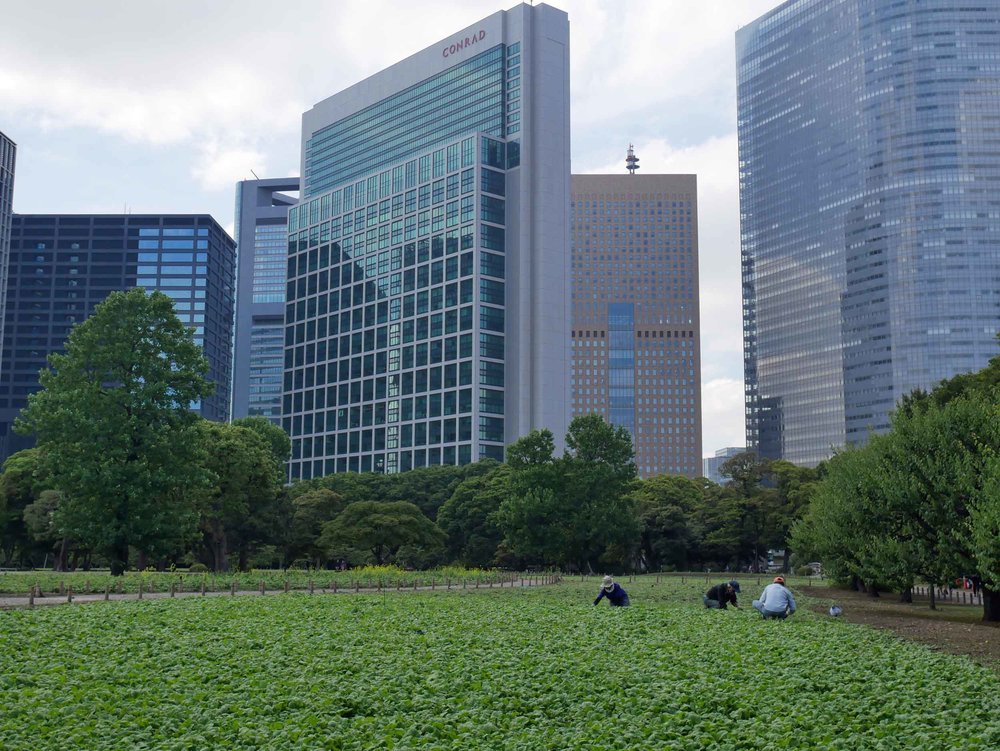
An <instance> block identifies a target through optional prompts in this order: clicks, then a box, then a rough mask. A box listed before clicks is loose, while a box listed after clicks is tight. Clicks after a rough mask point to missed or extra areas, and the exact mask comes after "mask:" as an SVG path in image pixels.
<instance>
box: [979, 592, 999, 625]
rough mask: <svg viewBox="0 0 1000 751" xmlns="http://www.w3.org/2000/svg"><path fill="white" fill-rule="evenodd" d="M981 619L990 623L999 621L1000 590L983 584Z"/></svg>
mask: <svg viewBox="0 0 1000 751" xmlns="http://www.w3.org/2000/svg"><path fill="white" fill-rule="evenodd" d="M982 592H983V620H984V621H988V622H990V623H995V622H996V621H1000V590H996V589H993V588H992V587H987V586H983V587H982Z"/></svg>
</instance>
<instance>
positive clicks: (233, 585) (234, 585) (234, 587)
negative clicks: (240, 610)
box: [229, 579, 236, 597]
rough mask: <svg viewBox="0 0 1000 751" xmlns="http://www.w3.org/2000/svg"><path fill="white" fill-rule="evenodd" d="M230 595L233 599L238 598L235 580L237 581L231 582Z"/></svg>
mask: <svg viewBox="0 0 1000 751" xmlns="http://www.w3.org/2000/svg"><path fill="white" fill-rule="evenodd" d="M229 594H230V595H231V596H232V597H235V596H236V580H235V579H233V580H232V581H231V582H230V583H229Z"/></svg>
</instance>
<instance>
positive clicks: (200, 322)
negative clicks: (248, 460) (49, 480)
mask: <svg viewBox="0 0 1000 751" xmlns="http://www.w3.org/2000/svg"><path fill="white" fill-rule="evenodd" d="M10 260H11V262H10V277H9V278H10V286H9V293H8V295H7V307H6V317H7V326H6V329H5V331H4V340H3V358H2V363H0V458H4V459H5V458H6V457H7V456H10V454H12V453H14V452H16V451H20V450H21V449H24V448H29V447H31V446H32V445H34V441H33V439H32V438H31V437H30V436H22V435H18V434H15V433H14V432H13V423H14V419H15V418H16V417H17V415H18V414H19V413H20V411H21V409H22V408H23V407H24V406H25V405H26V404H27V399H28V395H29V394H31V393H33V392H34V391H37V390H38V388H39V386H38V372H39V371H40V370H41V369H42V368H45V367H47V365H48V363H47V358H48V356H49V354H50V353H53V352H62V351H63V345H64V343H65V341H66V337H67V336H68V335H69V333H70V331H71V330H72V328H73V326H74V325H75V324H77V323H79V322H81V321H83V320H85V319H86V318H87V317H88V316H89V315H90V314H91V313H92V312H93V310H94V308H95V306H96V305H97V304H98V303H100V302H102V301H103V300H104V298H106V297H107V296H108V294H109V293H111V292H115V291H118V290H125V289H130V288H132V287H136V286H140V287H145V288H146V289H147V290H158V291H160V292H163V293H164V294H165V295H167V296H168V297H170V298H172V299H173V300H174V310H175V311H176V313H177V315H178V317H179V318H180V319H181V321H183V322H184V323H187V324H188V325H189V326H190V327H191V328H192V329H193V331H194V338H195V341H197V342H198V344H200V345H201V346H202V347H203V348H204V350H205V355H206V357H207V358H208V363H209V372H208V378H209V379H210V380H211V381H212V382H213V383H215V386H216V390H215V393H214V394H213V395H212V396H211V397H209V398H207V399H205V400H203V402H202V403H201V404H199V405H196V406H197V408H198V411H199V413H200V414H201V415H202V416H203V417H206V418H207V419H210V420H217V421H225V420H227V419H228V418H229V401H230V396H229V386H230V379H231V367H232V364H231V357H232V333H233V323H232V321H233V281H234V274H235V260H236V245H235V243H234V242H233V240H232V239H231V238H230V237H229V235H227V234H226V232H225V230H223V229H222V227H220V226H219V225H218V223H216V221H215V220H214V219H213V218H212V217H210V216H207V215H156V216H148V215H143V216H139V215H100V214H99V215H53V214H24V215H20V214H15V215H14V221H13V231H12V234H11V255H10Z"/></svg>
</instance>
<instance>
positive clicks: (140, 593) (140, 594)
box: [139, 581, 142, 600]
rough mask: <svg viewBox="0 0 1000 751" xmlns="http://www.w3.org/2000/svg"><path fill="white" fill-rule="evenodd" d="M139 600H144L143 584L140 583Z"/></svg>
mask: <svg viewBox="0 0 1000 751" xmlns="http://www.w3.org/2000/svg"><path fill="white" fill-rule="evenodd" d="M139 599H140V600H141V599H142V582H141V581H140V582H139Z"/></svg>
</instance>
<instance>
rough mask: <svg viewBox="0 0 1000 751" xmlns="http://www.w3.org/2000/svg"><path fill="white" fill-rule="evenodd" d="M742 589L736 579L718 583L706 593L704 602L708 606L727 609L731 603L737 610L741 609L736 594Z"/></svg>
mask: <svg viewBox="0 0 1000 751" xmlns="http://www.w3.org/2000/svg"><path fill="white" fill-rule="evenodd" d="M739 591H740V584H739V582H736V581H731V582H725V583H724V584H716V585H715V586H714V587H712V588H711V589H710V590H708V591H707V592H706V593H705V596H704V597H703V598H702V602H704V603H705V607H706V608H717V609H720V610H725V609H726V605H727V604H731V605H732V606H733V607H734V608H736V609H737V610H739V609H740V606H739V604H737V602H736V594H737V593H738V592H739Z"/></svg>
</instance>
